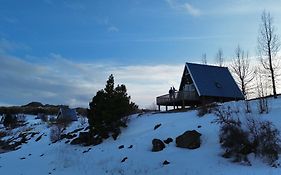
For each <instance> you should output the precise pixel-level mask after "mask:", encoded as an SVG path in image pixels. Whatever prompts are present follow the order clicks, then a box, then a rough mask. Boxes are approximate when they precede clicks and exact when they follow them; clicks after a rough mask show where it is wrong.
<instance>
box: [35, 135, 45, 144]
mask: <svg viewBox="0 0 281 175" xmlns="http://www.w3.org/2000/svg"><path fill="white" fill-rule="evenodd" d="M43 135H44V133H43V134H41V135H40V136H39V137H37V139H36V140H35V141H36V142H38V141H39V140H40V139H41V138H42V136H43Z"/></svg>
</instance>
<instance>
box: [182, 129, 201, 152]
mask: <svg viewBox="0 0 281 175" xmlns="http://www.w3.org/2000/svg"><path fill="white" fill-rule="evenodd" d="M201 135H202V134H200V133H199V132H197V131H196V130H192V131H186V132H184V133H183V134H182V135H180V136H178V137H177V138H176V144H177V147H180V148H188V149H196V148H199V147H200V144H201V141H200V136H201Z"/></svg>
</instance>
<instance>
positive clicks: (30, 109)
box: [0, 102, 87, 116]
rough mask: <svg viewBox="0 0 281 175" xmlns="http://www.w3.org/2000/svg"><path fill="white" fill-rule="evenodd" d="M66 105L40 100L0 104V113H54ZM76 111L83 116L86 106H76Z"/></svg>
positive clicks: (85, 112)
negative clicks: (6, 104) (16, 103)
mask: <svg viewBox="0 0 281 175" xmlns="http://www.w3.org/2000/svg"><path fill="white" fill-rule="evenodd" d="M62 106H66V105H51V104H45V105H44V104H42V103H41V102H30V103H28V104H26V105H22V106H9V107H5V106H1V107H0V115H2V114H7V113H10V114H19V113H20V114H29V115H37V114H39V113H43V114H47V115H56V114H57V113H58V111H59V108H60V107H62ZM76 110H77V113H78V114H80V115H83V116H86V115H87V109H86V108H81V107H79V108H76Z"/></svg>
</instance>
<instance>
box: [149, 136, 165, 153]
mask: <svg viewBox="0 0 281 175" xmlns="http://www.w3.org/2000/svg"><path fill="white" fill-rule="evenodd" d="M152 146H153V147H152V152H158V151H162V150H163V149H164V148H165V144H164V143H163V142H162V140H160V139H153V140H152Z"/></svg>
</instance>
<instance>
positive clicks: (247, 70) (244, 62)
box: [230, 45, 254, 98]
mask: <svg viewBox="0 0 281 175" xmlns="http://www.w3.org/2000/svg"><path fill="white" fill-rule="evenodd" d="M230 68H231V70H232V72H233V73H234V77H235V78H236V80H237V83H238V85H239V86H240V88H241V90H242V93H243V94H244V96H245V98H247V93H248V91H249V90H250V89H251V87H250V83H251V82H252V81H253V79H254V71H253V69H252V68H251V67H250V60H249V56H248V53H247V54H246V56H245V53H244V50H242V49H241V48H240V46H239V45H238V46H237V48H236V50H235V57H234V58H233V61H232V63H231V65H230Z"/></svg>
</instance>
